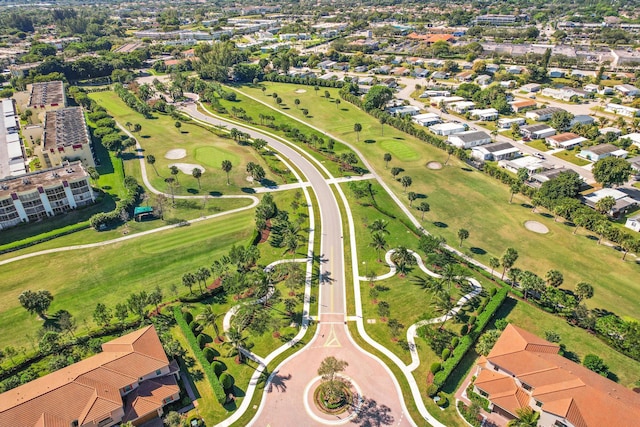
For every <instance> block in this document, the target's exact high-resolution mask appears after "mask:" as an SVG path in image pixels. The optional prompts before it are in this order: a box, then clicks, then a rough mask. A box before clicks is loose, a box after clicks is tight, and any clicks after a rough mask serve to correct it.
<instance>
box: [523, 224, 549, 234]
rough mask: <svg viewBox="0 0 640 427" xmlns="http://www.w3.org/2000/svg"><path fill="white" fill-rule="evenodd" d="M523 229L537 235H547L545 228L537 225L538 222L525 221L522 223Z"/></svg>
mask: <svg viewBox="0 0 640 427" xmlns="http://www.w3.org/2000/svg"><path fill="white" fill-rule="evenodd" d="M524 228H526V229H527V230H529V231H533V232H534V233H538V234H547V233H548V232H549V229H548V228H547V226H546V225H544V224H541V223H539V222H538V221H526V222H525V223H524Z"/></svg>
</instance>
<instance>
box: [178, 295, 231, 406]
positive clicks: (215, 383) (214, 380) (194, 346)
mask: <svg viewBox="0 0 640 427" xmlns="http://www.w3.org/2000/svg"><path fill="white" fill-rule="evenodd" d="M173 316H174V317H175V319H176V323H177V324H178V326H180V329H182V333H183V334H184V335H185V337H187V341H188V342H189V345H190V346H191V350H192V351H193V354H194V355H195V356H196V359H198V362H200V364H201V365H202V369H203V370H204V374H205V375H206V376H207V379H208V380H209V384H210V385H211V389H212V390H213V394H214V395H215V396H216V399H217V400H218V403H219V404H221V405H224V403H225V402H226V400H227V395H226V394H225V392H224V389H223V388H222V384H220V381H219V380H218V376H217V375H216V373H215V372H214V370H213V368H212V367H211V364H209V362H208V361H207V358H206V357H205V355H204V353H203V352H202V350H201V349H200V346H199V345H198V342H197V341H196V337H195V335H193V332H191V328H189V325H188V324H187V322H186V321H185V320H184V317H183V316H182V311H181V310H180V307H179V306H177V305H176V306H174V307H173Z"/></svg>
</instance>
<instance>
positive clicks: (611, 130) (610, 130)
mask: <svg viewBox="0 0 640 427" xmlns="http://www.w3.org/2000/svg"><path fill="white" fill-rule="evenodd" d="M598 132H599V133H600V135H607V134H608V133H612V134H614V135H616V136H618V137H619V136H620V135H622V131H621V130H620V129H618V128H614V127H606V128H600V129H598Z"/></svg>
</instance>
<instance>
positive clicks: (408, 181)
mask: <svg viewBox="0 0 640 427" xmlns="http://www.w3.org/2000/svg"><path fill="white" fill-rule="evenodd" d="M412 183H413V180H412V179H411V177H410V176H408V175H405V176H403V177H402V178H400V184H402V188H403V191H402V192H403V193H404V192H406V191H407V188H409V187H410V186H411V184H412Z"/></svg>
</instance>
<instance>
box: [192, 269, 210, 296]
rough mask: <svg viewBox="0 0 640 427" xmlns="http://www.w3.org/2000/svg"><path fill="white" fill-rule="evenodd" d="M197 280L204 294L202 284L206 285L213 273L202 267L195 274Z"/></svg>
mask: <svg viewBox="0 0 640 427" xmlns="http://www.w3.org/2000/svg"><path fill="white" fill-rule="evenodd" d="M194 276H195V278H196V280H197V281H198V286H199V287H200V293H201V294H202V293H204V291H203V290H202V285H201V283H204V284H205V285H206V283H207V279H208V278H209V277H211V271H210V270H209V269H208V268H206V267H200V268H199V269H198V270H197V271H196V272H195V274H194Z"/></svg>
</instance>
